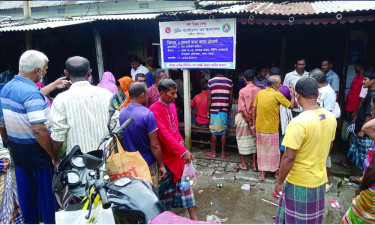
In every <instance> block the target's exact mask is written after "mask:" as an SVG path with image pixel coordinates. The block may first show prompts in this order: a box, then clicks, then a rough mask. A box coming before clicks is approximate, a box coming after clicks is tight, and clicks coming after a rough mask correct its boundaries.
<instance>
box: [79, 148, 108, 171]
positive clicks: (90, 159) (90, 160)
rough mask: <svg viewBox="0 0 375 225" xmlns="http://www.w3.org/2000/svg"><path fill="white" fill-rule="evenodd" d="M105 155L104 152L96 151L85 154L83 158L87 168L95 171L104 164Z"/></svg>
mask: <svg viewBox="0 0 375 225" xmlns="http://www.w3.org/2000/svg"><path fill="white" fill-rule="evenodd" d="M103 154H104V151H103V150H94V151H91V152H88V153H86V154H83V156H82V157H83V163H84V164H85V167H86V168H87V169H90V170H95V169H97V168H99V167H100V166H101V165H102V163H103V160H102V158H103Z"/></svg>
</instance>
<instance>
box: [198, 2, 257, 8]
mask: <svg viewBox="0 0 375 225" xmlns="http://www.w3.org/2000/svg"><path fill="white" fill-rule="evenodd" d="M247 2H251V1H200V2H198V5H199V6H202V7H207V6H218V5H233V4H241V3H247Z"/></svg>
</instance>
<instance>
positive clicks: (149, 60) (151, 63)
mask: <svg viewBox="0 0 375 225" xmlns="http://www.w3.org/2000/svg"><path fill="white" fill-rule="evenodd" d="M154 66H155V61H154V57H152V56H149V57H147V59H146V67H147V69H148V70H149V71H150V72H151V73H152V72H154V70H155V67H154Z"/></svg>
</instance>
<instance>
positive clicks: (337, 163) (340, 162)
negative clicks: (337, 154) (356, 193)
mask: <svg viewBox="0 0 375 225" xmlns="http://www.w3.org/2000/svg"><path fill="white" fill-rule="evenodd" d="M334 164H336V165H339V166H342V167H344V168H348V167H349V165H346V166H345V165H344V164H343V163H342V161H337V162H334Z"/></svg>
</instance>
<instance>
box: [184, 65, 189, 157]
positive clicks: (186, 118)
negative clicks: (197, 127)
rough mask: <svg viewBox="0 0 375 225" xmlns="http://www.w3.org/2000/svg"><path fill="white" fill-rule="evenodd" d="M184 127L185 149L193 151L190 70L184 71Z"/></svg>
mask: <svg viewBox="0 0 375 225" xmlns="http://www.w3.org/2000/svg"><path fill="white" fill-rule="evenodd" d="M183 75H184V123H185V124H184V125H185V147H186V148H187V149H188V150H189V151H191V108H190V102H191V96H190V70H189V69H184V70H183Z"/></svg>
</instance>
